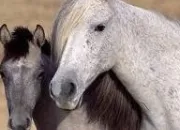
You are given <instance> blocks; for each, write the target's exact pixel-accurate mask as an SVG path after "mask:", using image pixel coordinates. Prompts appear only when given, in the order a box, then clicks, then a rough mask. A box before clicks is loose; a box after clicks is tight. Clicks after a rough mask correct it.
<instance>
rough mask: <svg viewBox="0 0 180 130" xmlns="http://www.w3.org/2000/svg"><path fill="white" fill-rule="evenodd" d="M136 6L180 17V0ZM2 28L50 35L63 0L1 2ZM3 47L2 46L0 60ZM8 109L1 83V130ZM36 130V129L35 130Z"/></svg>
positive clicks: (143, 1)
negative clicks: (21, 28) (37, 29)
mask: <svg viewBox="0 0 180 130" xmlns="http://www.w3.org/2000/svg"><path fill="white" fill-rule="evenodd" d="M127 1H129V2H130V3H132V4H134V5H138V6H141V7H144V8H149V9H152V10H156V11H160V12H162V13H164V14H166V15H168V16H170V17H176V18H178V17H180V0H127ZM0 3H1V4H0V26H1V25H2V24H3V23H6V24H7V25H8V27H10V29H12V28H13V27H14V26H17V25H24V26H28V27H29V28H30V29H34V28H35V26H36V24H41V25H42V26H43V27H44V28H45V31H46V34H47V35H49V34H50V31H51V27H52V22H53V19H54V17H55V14H56V12H57V10H58V7H59V6H60V3H61V0H0ZM1 57H2V46H1V44H0V59H1ZM7 116H8V115H7V108H6V100H5V94H4V87H3V85H2V82H1V81H0V130H6V129H7V127H6V124H7ZM33 130H35V128H33Z"/></svg>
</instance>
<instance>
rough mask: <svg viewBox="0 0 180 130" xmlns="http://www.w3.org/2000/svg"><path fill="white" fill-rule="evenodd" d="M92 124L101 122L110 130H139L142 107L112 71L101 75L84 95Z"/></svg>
mask: <svg viewBox="0 0 180 130" xmlns="http://www.w3.org/2000/svg"><path fill="white" fill-rule="evenodd" d="M84 103H85V106H86V107H85V108H86V111H87V115H88V117H89V121H90V122H97V121H98V122H100V124H101V125H102V126H104V127H105V128H107V129H108V130H139V129H140V125H141V120H142V111H141V108H140V106H139V105H138V104H137V103H136V101H135V100H134V99H133V98H132V96H131V95H130V94H129V93H128V91H127V90H126V89H125V87H124V86H123V85H122V84H121V82H120V81H119V79H118V78H117V77H116V75H115V74H114V73H113V72H112V71H108V72H105V73H103V74H101V75H100V76H99V77H98V78H97V79H96V80H95V81H94V82H93V83H92V84H91V86H90V87H89V88H88V89H87V90H86V92H85V93H84Z"/></svg>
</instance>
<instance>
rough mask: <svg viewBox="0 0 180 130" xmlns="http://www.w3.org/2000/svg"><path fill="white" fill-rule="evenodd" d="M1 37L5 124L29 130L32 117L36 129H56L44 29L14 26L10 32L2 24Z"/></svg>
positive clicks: (50, 72)
mask: <svg viewBox="0 0 180 130" xmlns="http://www.w3.org/2000/svg"><path fill="white" fill-rule="evenodd" d="M0 39H1V42H2V44H3V46H4V57H3V60H2V62H1V68H0V72H1V77H2V79H3V82H4V86H5V92H6V99H7V104H8V110H9V123H8V127H9V128H10V129H12V130H26V129H29V128H30V125H31V120H32V117H33V119H34V121H35V124H36V127H37V129H38V130H40V129H41V130H42V129H43V130H45V129H44V128H46V129H47V130H48V129H54V130H55V128H56V127H57V126H55V125H54V124H58V123H59V119H56V118H59V117H60V116H59V114H58V113H59V109H58V108H57V107H56V105H55V104H54V102H53V101H52V100H51V98H50V97H49V94H48V84H49V81H50V80H51V77H52V76H53V74H54V71H55V70H54V69H53V68H54V67H52V65H51V67H50V64H51V63H50V44H49V43H48V42H47V40H46V39H45V34H44V30H43V28H42V27H41V26H40V25H38V26H37V28H36V30H35V31H34V33H33V34H32V33H31V32H30V31H29V30H28V29H27V28H24V27H17V28H15V30H14V31H13V32H12V33H10V32H9V30H8V28H7V26H6V25H2V27H1V28H0ZM45 105H46V107H45ZM50 108H51V109H50ZM57 111H58V112H57ZM43 116H46V117H48V116H52V117H54V121H52V119H49V118H45V119H43V120H42V119H40V117H41V118H43ZM56 121H58V123H56ZM42 126H43V127H42Z"/></svg>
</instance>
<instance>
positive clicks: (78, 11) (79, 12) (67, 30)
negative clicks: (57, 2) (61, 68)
mask: <svg viewBox="0 0 180 130" xmlns="http://www.w3.org/2000/svg"><path fill="white" fill-rule="evenodd" d="M80 2H81V1H80ZM90 5H91V4H90V1H89V0H87V1H86V2H81V3H80V4H79V3H78V2H74V3H73V4H72V7H71V9H70V12H68V15H66V16H65V17H63V18H62V19H60V21H61V22H59V23H61V25H58V26H57V27H58V29H59V30H57V31H58V33H57V34H59V36H57V39H56V43H55V44H54V45H55V50H54V51H55V52H54V53H55V58H56V59H55V60H56V62H58V61H59V60H60V58H61V54H62V51H63V48H64V47H65V45H66V42H67V40H68V37H69V35H70V34H71V32H72V30H73V29H74V28H75V27H76V26H77V25H78V24H79V23H82V22H83V18H84V17H85V14H86V12H87V10H88V9H89V7H90ZM57 34H55V35H57ZM57 42H58V43H57Z"/></svg>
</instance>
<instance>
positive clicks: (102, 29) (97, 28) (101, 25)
mask: <svg viewBox="0 0 180 130" xmlns="http://www.w3.org/2000/svg"><path fill="white" fill-rule="evenodd" d="M104 29H105V25H103V24H99V25H97V26H96V27H95V31H97V32H102V31H104Z"/></svg>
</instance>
